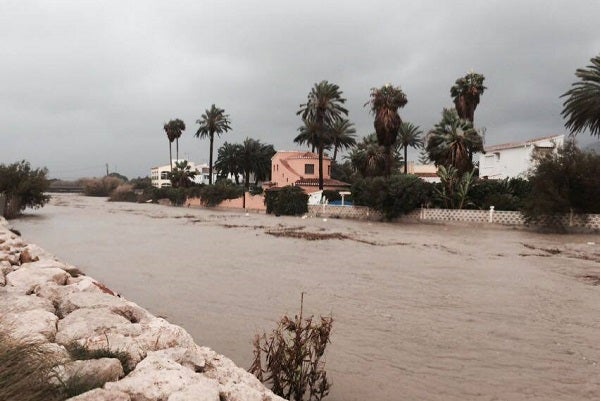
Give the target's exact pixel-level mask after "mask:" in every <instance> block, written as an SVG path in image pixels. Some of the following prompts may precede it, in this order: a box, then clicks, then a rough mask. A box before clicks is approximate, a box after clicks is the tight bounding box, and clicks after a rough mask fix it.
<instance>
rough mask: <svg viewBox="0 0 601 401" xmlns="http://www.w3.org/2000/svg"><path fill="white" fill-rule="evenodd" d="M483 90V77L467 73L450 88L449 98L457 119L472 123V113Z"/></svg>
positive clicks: (474, 73) (475, 73) (484, 88)
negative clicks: (451, 99)
mask: <svg viewBox="0 0 601 401" xmlns="http://www.w3.org/2000/svg"><path fill="white" fill-rule="evenodd" d="M485 90H486V87H485V86H484V75H482V74H478V73H477V72H473V71H472V72H469V73H468V74H466V75H465V76H464V77H461V78H458V79H457V80H456V81H455V85H453V86H452V87H451V97H453V102H454V103H455V110H457V114H458V115H459V118H462V119H464V120H468V121H470V122H471V123H472V124H473V123H474V112H475V111H476V107H478V104H479V103H480V96H481V95H482V94H483V93H484V91H485Z"/></svg>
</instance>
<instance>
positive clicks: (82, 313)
mask: <svg viewBox="0 0 601 401" xmlns="http://www.w3.org/2000/svg"><path fill="white" fill-rule="evenodd" d="M0 219H2V218H1V217H0ZM0 330H2V331H3V332H4V333H6V335H8V336H9V337H11V339H14V341H15V342H26V343H27V344H36V345H39V346H41V347H43V348H44V349H45V350H46V351H47V352H48V353H49V354H51V355H52V358H53V359H54V360H56V361H57V364H56V367H55V368H54V369H53V373H54V374H53V378H52V379H53V380H57V381H58V382H61V383H68V382H73V381H74V379H76V380H75V381H77V382H79V383H86V384H88V385H90V387H97V388H95V389H92V390H90V391H87V392H84V393H83V394H80V395H78V396H75V397H72V398H69V400H71V401H102V400H105V401H109V400H114V401H128V400H129V401H185V400H190V401H192V400H194V401H199V400H214V401H224V400H227V401H242V400H252V401H255V400H256V401H268V400H274V401H275V400H282V398H280V397H277V396H275V395H274V394H273V393H272V392H271V391H269V390H268V389H266V388H265V387H264V386H263V385H262V384H261V383H260V382H259V381H258V380H257V379H256V378H255V377H254V376H253V375H251V374H250V373H248V372H246V371H245V370H244V369H241V368H239V367H237V366H236V365H235V364H234V363H233V362H232V361H231V360H229V359H228V358H226V357H224V356H222V355H219V354H217V353H215V352H214V351H212V350H211V349H209V348H207V347H202V346H199V345H197V344H195V343H194V340H193V339H192V337H191V336H190V334H188V333H187V332H186V331H185V330H184V329H183V328H181V327H179V326H176V325H173V324H170V323H169V322H167V321H166V320H164V319H162V318H158V317H156V316H153V315H152V314H150V313H149V312H148V311H147V310H145V309H143V308H141V307H140V306H138V305H137V304H135V303H133V302H131V301H128V300H126V299H124V298H123V297H121V296H120V295H119V294H116V293H114V292H113V291H111V290H110V289H109V288H107V287H105V286H104V285H103V284H102V283H100V282H98V281H96V280H94V279H93V278H91V277H88V276H86V275H84V274H83V273H82V272H81V271H79V269H77V268H76V267H75V266H71V265H69V264H66V263H63V262H61V261H59V260H57V259H56V258H55V257H54V256H53V255H51V254H49V253H47V252H45V251H44V250H43V249H41V248H40V247H38V246H36V245H33V244H26V243H24V242H23V240H22V239H21V237H20V236H18V235H17V234H15V233H14V232H12V231H10V229H9V226H8V224H7V222H6V220H3V219H2V220H0ZM94 356H96V357H94Z"/></svg>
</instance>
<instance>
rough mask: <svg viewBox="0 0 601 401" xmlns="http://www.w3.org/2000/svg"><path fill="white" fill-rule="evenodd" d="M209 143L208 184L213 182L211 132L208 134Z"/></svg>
mask: <svg viewBox="0 0 601 401" xmlns="http://www.w3.org/2000/svg"><path fill="white" fill-rule="evenodd" d="M210 138H211V144H210V148H209V185H211V184H213V133H211V135H210Z"/></svg>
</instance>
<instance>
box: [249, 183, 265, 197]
mask: <svg viewBox="0 0 601 401" xmlns="http://www.w3.org/2000/svg"><path fill="white" fill-rule="evenodd" d="M248 193H249V194H251V195H253V196H254V195H262V194H263V187H259V186H257V185H251V187H250V189H249V190H248Z"/></svg>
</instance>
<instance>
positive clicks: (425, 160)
mask: <svg viewBox="0 0 601 401" xmlns="http://www.w3.org/2000/svg"><path fill="white" fill-rule="evenodd" d="M420 147H421V150H420V152H419V158H418V159H417V160H418V161H419V162H420V164H430V156H429V155H428V151H427V150H426V147H425V146H424V142H423V141H422V144H421V145H420Z"/></svg>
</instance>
